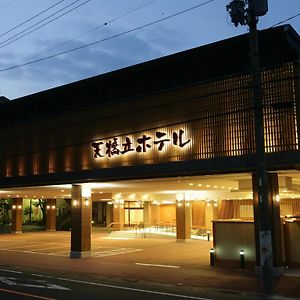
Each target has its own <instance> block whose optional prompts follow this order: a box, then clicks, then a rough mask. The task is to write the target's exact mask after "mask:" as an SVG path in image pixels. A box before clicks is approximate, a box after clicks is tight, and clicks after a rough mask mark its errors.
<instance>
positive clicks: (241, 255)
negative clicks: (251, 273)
mask: <svg viewBox="0 0 300 300" xmlns="http://www.w3.org/2000/svg"><path fill="white" fill-rule="evenodd" d="M240 264H241V268H242V269H244V268H245V251H244V250H240Z"/></svg>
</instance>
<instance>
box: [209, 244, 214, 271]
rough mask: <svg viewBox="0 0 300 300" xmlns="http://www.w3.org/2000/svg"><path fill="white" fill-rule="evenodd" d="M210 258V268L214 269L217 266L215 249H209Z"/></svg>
mask: <svg viewBox="0 0 300 300" xmlns="http://www.w3.org/2000/svg"><path fill="white" fill-rule="evenodd" d="M209 256H210V266H211V267H213V266H214V265H215V249H214V248H210V249H209Z"/></svg>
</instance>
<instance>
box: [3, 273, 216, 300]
mask: <svg viewBox="0 0 300 300" xmlns="http://www.w3.org/2000/svg"><path fill="white" fill-rule="evenodd" d="M0 271H5V272H17V271H11V270H5V269H0ZM21 273H22V272H21ZM24 274H25V273H24ZM30 275H33V276H38V277H45V278H50V279H56V280H62V281H67V282H75V283H82V284H88V285H94V286H101V287H106V288H111V289H119V290H127V291H133V292H140V293H147V294H155V295H163V296H171V297H175V298H182V299H194V300H213V299H211V298H202V297H194V296H188V295H180V294H172V293H164V292H158V291H151V290H144V289H136V288H130V287H125V286H118V285H110V284H104V283H97V282H89V281H82V280H76V279H69V278H61V277H54V276H46V275H40V274H34V273H31V274H30Z"/></svg>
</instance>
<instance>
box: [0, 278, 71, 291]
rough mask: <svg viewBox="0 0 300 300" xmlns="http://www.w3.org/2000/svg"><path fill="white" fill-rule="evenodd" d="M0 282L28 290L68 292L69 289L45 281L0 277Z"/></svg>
mask: <svg viewBox="0 0 300 300" xmlns="http://www.w3.org/2000/svg"><path fill="white" fill-rule="evenodd" d="M0 281H1V282H3V283H5V284H7V285H11V286H25V287H30V288H40V289H51V290H63V291H70V289H69V288H66V287H63V286H60V285H57V284H55V283H48V282H47V281H45V280H36V279H23V278H15V277H0Z"/></svg>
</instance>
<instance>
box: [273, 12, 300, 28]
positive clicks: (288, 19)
mask: <svg viewBox="0 0 300 300" xmlns="http://www.w3.org/2000/svg"><path fill="white" fill-rule="evenodd" d="M299 16H300V13H297V14H295V15H293V16H291V17H289V18H287V19H285V20H283V21H280V22H278V23H276V24H274V25H273V26H271V27H269V28H273V27H275V26H278V25H280V24H282V23H285V22H286V21H290V20H292V19H294V18H296V17H299Z"/></svg>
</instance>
